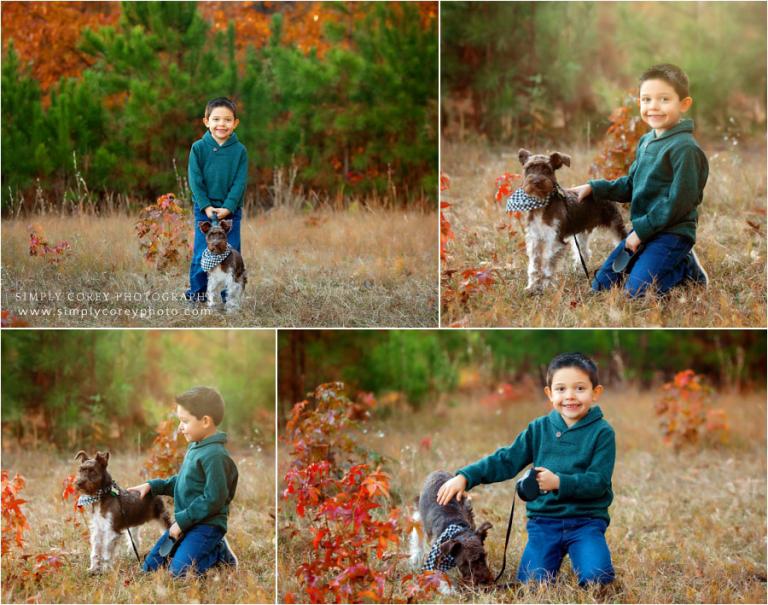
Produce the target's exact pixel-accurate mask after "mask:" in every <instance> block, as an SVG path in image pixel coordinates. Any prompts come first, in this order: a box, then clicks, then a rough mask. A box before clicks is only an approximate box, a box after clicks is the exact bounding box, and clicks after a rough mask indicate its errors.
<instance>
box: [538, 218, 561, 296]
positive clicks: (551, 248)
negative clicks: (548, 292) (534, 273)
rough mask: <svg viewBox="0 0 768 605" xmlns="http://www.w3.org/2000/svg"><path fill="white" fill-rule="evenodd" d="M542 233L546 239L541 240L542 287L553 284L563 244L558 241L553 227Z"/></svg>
mask: <svg viewBox="0 0 768 605" xmlns="http://www.w3.org/2000/svg"><path fill="white" fill-rule="evenodd" d="M543 235H545V237H546V239H545V240H544V241H543V247H544V251H543V253H542V259H541V272H542V282H543V286H544V288H549V287H551V286H554V285H555V279H554V276H555V272H556V271H557V265H558V263H559V261H560V259H561V257H562V255H563V251H564V250H565V245H564V244H562V243H561V242H560V240H559V239H558V237H557V232H556V231H555V230H554V229H549V230H547V232H546V233H544V234H543Z"/></svg>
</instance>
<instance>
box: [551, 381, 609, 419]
mask: <svg viewBox="0 0 768 605" xmlns="http://www.w3.org/2000/svg"><path fill="white" fill-rule="evenodd" d="M602 392H603V387H602V386H601V385H599V384H598V385H597V386H595V387H593V386H592V381H591V380H590V379H589V374H587V373H586V372H584V371H583V370H580V369H579V368H560V369H559V370H557V371H556V372H555V374H554V375H553V376H552V384H551V385H550V386H547V387H544V393H546V395H547V397H548V398H549V400H550V401H551V402H552V407H553V408H555V410H557V412H558V413H559V414H560V415H561V416H562V417H563V420H564V421H565V424H567V425H568V426H573V425H574V424H576V423H577V422H578V421H579V420H581V419H582V418H584V416H586V415H587V413H588V412H589V407H590V406H591V405H592V404H593V403H594V402H596V401H597V400H598V399H599V398H600V394H601V393H602Z"/></svg>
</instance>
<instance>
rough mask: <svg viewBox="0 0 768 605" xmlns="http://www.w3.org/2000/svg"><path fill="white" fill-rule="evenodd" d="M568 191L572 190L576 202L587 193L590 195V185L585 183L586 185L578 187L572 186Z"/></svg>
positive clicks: (582, 198)
mask: <svg viewBox="0 0 768 605" xmlns="http://www.w3.org/2000/svg"><path fill="white" fill-rule="evenodd" d="M568 191H573V192H574V193H575V194H576V195H577V196H578V199H577V200H576V201H577V202H582V201H584V198H585V197H587V196H588V195H592V185H590V184H589V183H587V184H586V185H579V186H578V187H573V188H571V189H569V190H568Z"/></svg>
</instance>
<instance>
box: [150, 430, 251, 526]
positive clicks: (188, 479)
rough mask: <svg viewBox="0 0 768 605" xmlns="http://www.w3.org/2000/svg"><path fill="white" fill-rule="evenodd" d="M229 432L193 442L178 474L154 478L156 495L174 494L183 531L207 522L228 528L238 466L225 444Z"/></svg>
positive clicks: (176, 513) (177, 514)
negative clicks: (165, 477)
mask: <svg viewBox="0 0 768 605" xmlns="http://www.w3.org/2000/svg"><path fill="white" fill-rule="evenodd" d="M226 442H227V435H226V433H216V434H215V435H211V436H210V437H207V438H205V439H203V440H202V441H193V442H192V443H190V444H189V448H187V453H186V455H185V456H184V461H183V462H182V463H181V469H179V472H178V474H176V475H174V476H173V477H169V478H168V479H151V480H150V481H149V487H150V488H151V490H152V493H153V494H156V495H159V496H173V512H174V515H175V516H176V523H178V524H179V527H180V528H181V531H186V530H187V529H189V528H190V527H192V526H193V525H197V524H198V523H205V524H207V525H215V526H217V527H220V528H221V529H223V530H224V531H225V532H226V531H227V516H228V515H229V503H230V502H232V498H234V497H235V490H236V489H237V467H236V466H235V463H234V462H233V461H232V458H230V457H229V452H228V451H227V448H225V447H224V444H225V443H226Z"/></svg>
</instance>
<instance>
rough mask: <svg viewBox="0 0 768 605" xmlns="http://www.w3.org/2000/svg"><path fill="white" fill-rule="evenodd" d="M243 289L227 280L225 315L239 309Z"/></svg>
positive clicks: (236, 283)
mask: <svg viewBox="0 0 768 605" xmlns="http://www.w3.org/2000/svg"><path fill="white" fill-rule="evenodd" d="M242 294H243V287H242V286H241V285H240V284H239V283H238V282H236V281H234V280H227V304H226V305H224V306H225V308H226V310H227V313H232V312H233V311H237V310H238V309H239V308H240V297H241V296H242Z"/></svg>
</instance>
